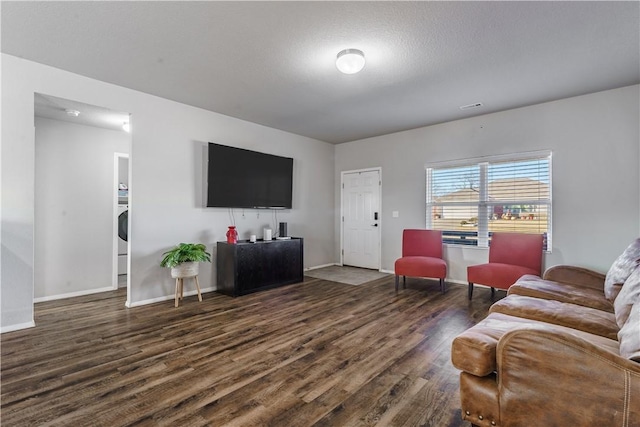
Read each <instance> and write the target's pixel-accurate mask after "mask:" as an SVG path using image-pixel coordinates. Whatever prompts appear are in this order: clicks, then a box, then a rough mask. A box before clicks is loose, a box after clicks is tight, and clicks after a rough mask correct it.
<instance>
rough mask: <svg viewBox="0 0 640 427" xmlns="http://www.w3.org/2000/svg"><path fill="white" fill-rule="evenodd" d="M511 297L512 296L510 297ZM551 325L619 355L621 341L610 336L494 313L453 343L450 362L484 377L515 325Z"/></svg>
mask: <svg viewBox="0 0 640 427" xmlns="http://www.w3.org/2000/svg"><path fill="white" fill-rule="evenodd" d="M508 298H511V297H508ZM518 327H525V328H540V327H548V328H553V329H555V330H559V331H563V332H566V333H570V334H572V335H574V336H577V337H580V338H582V339H585V340H587V341H589V342H591V343H593V344H595V345H598V346H600V347H602V348H606V349H607V350H608V351H610V352H611V353H612V354H619V347H618V342H617V341H616V340H612V339H609V338H605V337H602V336H598V335H593V334H590V333H588V332H583V331H579V330H577V329H572V328H567V327H564V326H558V325H550V324H548V323H545V322H540V321H537V320H531V319H525V318H523V317H516V316H509V315H506V314H502V313H491V314H489V316H487V317H486V318H485V319H484V320H481V321H480V322H479V323H478V324H476V325H475V326H472V327H471V328H469V329H467V330H466V331H464V332H463V333H461V334H460V335H458V336H457V337H456V338H455V339H454V340H453V344H452V345H451V362H452V363H453V366H455V367H456V368H458V369H460V370H461V371H464V372H467V373H469V374H472V375H475V376H480V377H482V376H485V375H489V374H490V373H492V372H494V371H495V370H496V369H497V364H496V348H497V346H498V341H500V338H502V336H503V335H505V334H506V333H507V332H509V331H512V330H513V329H514V328H518Z"/></svg>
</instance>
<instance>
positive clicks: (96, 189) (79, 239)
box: [34, 117, 131, 299]
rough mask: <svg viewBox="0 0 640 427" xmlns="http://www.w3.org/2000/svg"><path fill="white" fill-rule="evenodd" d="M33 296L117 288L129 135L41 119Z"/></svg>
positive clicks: (37, 141) (38, 123)
mask: <svg viewBox="0 0 640 427" xmlns="http://www.w3.org/2000/svg"><path fill="white" fill-rule="evenodd" d="M35 124H36V129H35V144H36V149H35V156H36V160H35V237H34V242H35V282H34V286H35V287H34V296H35V298H36V299H38V298H43V299H44V298H47V299H48V298H51V297H59V296H63V295H67V294H80V293H88V292H89V291H92V290H93V291H95V290H105V288H109V289H110V288H111V281H112V273H113V271H112V270H113V266H112V264H113V221H114V218H113V204H114V189H113V183H114V176H113V174H114V153H116V152H120V153H128V152H129V143H130V141H131V137H130V135H129V134H128V133H126V132H124V131H114V130H107V129H101V128H97V127H89V126H83V125H78V124H74V123H69V122H64V121H59V120H51V119H45V118H41V117H36V121H35Z"/></svg>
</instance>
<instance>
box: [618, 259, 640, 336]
mask: <svg viewBox="0 0 640 427" xmlns="http://www.w3.org/2000/svg"><path fill="white" fill-rule="evenodd" d="M638 302H640V266H636V268H635V269H634V270H633V273H631V275H630V276H629V277H627V280H625V281H624V284H623V285H622V288H621V289H620V293H618V296H617V297H616V300H615V301H614V302H613V312H614V313H615V315H616V323H617V324H618V327H620V328H622V327H623V326H624V324H625V323H627V319H628V318H629V313H631V307H632V306H633V305H634V304H636V303H638Z"/></svg>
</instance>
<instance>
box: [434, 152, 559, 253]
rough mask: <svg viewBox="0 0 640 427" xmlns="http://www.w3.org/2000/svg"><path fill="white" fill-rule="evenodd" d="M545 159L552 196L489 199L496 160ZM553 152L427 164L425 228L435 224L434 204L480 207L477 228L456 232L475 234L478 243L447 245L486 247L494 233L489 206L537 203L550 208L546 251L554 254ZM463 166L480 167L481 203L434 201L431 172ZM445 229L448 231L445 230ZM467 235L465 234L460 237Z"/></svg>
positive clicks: (479, 189) (479, 199)
mask: <svg viewBox="0 0 640 427" xmlns="http://www.w3.org/2000/svg"><path fill="white" fill-rule="evenodd" d="M544 159H546V160H547V162H548V165H549V198H548V199H540V200H533V201H532V200H517V199H513V200H500V201H495V202H494V201H490V200H489V194H488V186H489V181H488V179H489V165H491V164H497V163H508V162H514V163H516V162H526V161H530V160H544ZM552 159H553V156H552V151H551V150H540V151H531V152H526V153H515V154H505V155H496V156H486V157H476V158H469V159H459V160H452V161H443V162H434V163H427V164H426V165H425V175H426V178H425V184H426V188H425V195H426V198H425V199H426V203H425V208H426V210H425V214H426V215H425V216H426V222H425V223H426V228H427V229H431V228H432V227H433V208H434V207H446V206H461V207H466V206H469V207H473V206H475V207H477V211H478V217H477V218H478V226H477V230H476V231H469V232H457V231H456V234H457V235H458V234H461V235H464V236H466V237H476V241H475V242H477V243H476V244H465V243H453V242H445V244H446V245H454V246H466V247H478V248H487V247H489V244H490V239H491V234H492V232H490V231H489V209H490V208H491V207H492V206H500V205H505V204H509V205H518V204H520V205H521V204H526V205H535V206H545V207H546V208H547V231H546V233H544V234H545V252H546V253H551V248H552V235H553V233H552V225H553V214H552V208H553V190H552V188H553V185H552V183H553V177H552V170H553V167H552V163H553V161H552ZM464 167H478V169H479V174H478V177H479V183H478V193H479V196H478V202H477V203H476V202H468V201H462V202H434V198H435V197H434V194H433V177H432V173H433V170H435V169H448V168H464ZM481 212H486V214H485V215H482V214H481ZM443 231H446V230H443ZM464 239H465V238H464V237H462V239H461V240H464Z"/></svg>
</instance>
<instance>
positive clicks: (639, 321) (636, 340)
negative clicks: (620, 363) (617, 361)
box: [618, 303, 640, 362]
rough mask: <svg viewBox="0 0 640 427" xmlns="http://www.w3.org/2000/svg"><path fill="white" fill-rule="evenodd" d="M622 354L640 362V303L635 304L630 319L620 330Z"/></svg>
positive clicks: (619, 337)
mask: <svg viewBox="0 0 640 427" xmlns="http://www.w3.org/2000/svg"><path fill="white" fill-rule="evenodd" d="M618 342H619V343H620V355H621V356H622V357H625V358H627V359H630V360H633V361H635V362H640V303H636V304H634V305H633V308H632V309H631V313H630V315H629V319H627V323H625V324H624V326H623V327H622V329H620V332H618Z"/></svg>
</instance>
